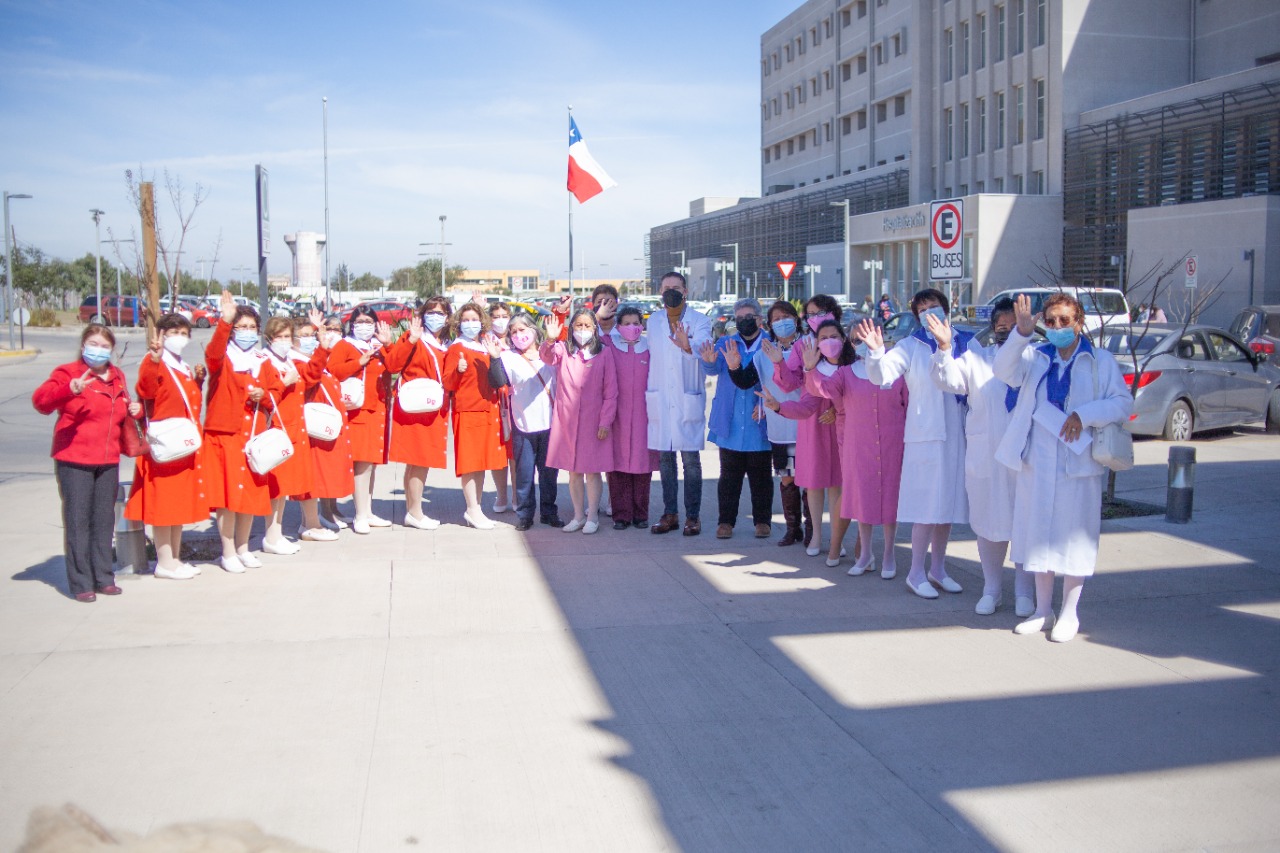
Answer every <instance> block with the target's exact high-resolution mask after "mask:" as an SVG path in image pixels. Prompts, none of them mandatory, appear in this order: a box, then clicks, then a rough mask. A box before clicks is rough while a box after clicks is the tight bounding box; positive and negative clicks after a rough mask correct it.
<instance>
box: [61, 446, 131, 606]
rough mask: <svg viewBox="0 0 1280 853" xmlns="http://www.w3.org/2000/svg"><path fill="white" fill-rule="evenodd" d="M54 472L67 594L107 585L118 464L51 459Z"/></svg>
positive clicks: (113, 529)
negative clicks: (75, 462)
mask: <svg viewBox="0 0 1280 853" xmlns="http://www.w3.org/2000/svg"><path fill="white" fill-rule="evenodd" d="M54 473H55V475H56V476H57V478H58V494H60V495H61V496H62V550H63V553H64V554H65V555H66V563H67V586H68V587H69V588H70V589H71V594H72V595H75V594H77V593H80V592H93V591H94V590H95V589H101V588H102V587H105V586H111V584H113V583H115V579H114V576H113V573H112V566H111V536H112V534H113V533H114V531H115V525H116V508H115V507H116V488H117V487H118V486H119V484H120V466H119V465H76V464H73V463H71V462H55V463H54Z"/></svg>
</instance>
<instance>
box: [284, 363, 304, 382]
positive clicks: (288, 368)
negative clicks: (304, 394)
mask: <svg viewBox="0 0 1280 853" xmlns="http://www.w3.org/2000/svg"><path fill="white" fill-rule="evenodd" d="M300 379H302V377H301V376H300V375H299V374H298V369H297V368H296V367H294V366H293V362H292V361H290V362H289V363H288V364H286V365H285V368H284V372H283V373H281V374H280V381H281V382H283V383H284V384H285V385H292V384H294V383H295V382H297V381H299V380H300Z"/></svg>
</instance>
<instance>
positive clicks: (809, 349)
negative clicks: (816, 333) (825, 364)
mask: <svg viewBox="0 0 1280 853" xmlns="http://www.w3.org/2000/svg"><path fill="white" fill-rule="evenodd" d="M800 351H801V354H802V355H804V369H805V370H813V369H814V368H815V367H817V366H818V362H819V361H821V360H822V352H821V351H820V350H819V349H818V340H817V338H814V337H807V338H805V339H804V343H803V344H801V350H800Z"/></svg>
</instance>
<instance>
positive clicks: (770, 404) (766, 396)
mask: <svg viewBox="0 0 1280 853" xmlns="http://www.w3.org/2000/svg"><path fill="white" fill-rule="evenodd" d="M756 396H757V397H759V398H760V403H761V405H763V406H764V407H765V408H766V409H768V410H769V411H771V412H777V411H780V410H781V409H782V404H781V403H779V402H778V399H777V398H776V397H774V396H773V395H772V394H770V393H769V389H768V388H761V389H760V390H759V391H757V392H756Z"/></svg>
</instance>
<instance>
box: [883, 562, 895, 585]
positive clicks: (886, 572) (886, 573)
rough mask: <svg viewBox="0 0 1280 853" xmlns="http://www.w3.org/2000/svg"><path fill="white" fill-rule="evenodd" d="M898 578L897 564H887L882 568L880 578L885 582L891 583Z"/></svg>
mask: <svg viewBox="0 0 1280 853" xmlns="http://www.w3.org/2000/svg"><path fill="white" fill-rule="evenodd" d="M897 576H898V566H897V564H896V563H885V564H884V565H882V566H881V567H880V577H881V578H882V579H884V580H887V581H891V580H893V579H894V578H896V577H897Z"/></svg>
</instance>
